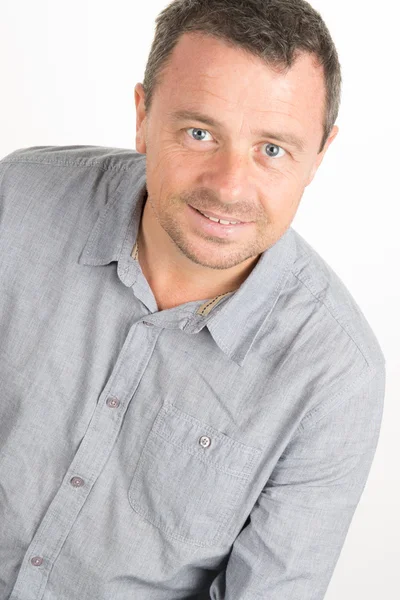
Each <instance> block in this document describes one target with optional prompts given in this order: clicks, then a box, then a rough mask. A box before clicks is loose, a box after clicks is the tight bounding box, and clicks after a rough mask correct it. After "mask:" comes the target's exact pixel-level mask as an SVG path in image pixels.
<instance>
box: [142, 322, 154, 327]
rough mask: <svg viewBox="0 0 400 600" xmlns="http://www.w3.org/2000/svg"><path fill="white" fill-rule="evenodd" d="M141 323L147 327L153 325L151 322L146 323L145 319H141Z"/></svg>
mask: <svg viewBox="0 0 400 600" xmlns="http://www.w3.org/2000/svg"><path fill="white" fill-rule="evenodd" d="M143 325H147V327H153V323H148V322H147V321H143Z"/></svg>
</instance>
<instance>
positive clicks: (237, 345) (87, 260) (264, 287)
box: [78, 154, 295, 365]
mask: <svg viewBox="0 0 400 600" xmlns="http://www.w3.org/2000/svg"><path fill="white" fill-rule="evenodd" d="M145 161H146V156H145V155H142V154H134V155H133V158H132V164H131V166H130V168H129V169H125V170H122V171H123V173H122V177H121V181H120V183H119V185H118V186H117V191H116V193H115V196H114V198H112V199H108V198H105V199H104V206H103V209H102V210H101V211H100V214H99V216H98V218H97V220H96V222H95V224H94V226H93V228H92V230H91V233H90V236H89V238H88V240H87V242H86V244H85V246H84V248H83V250H82V252H81V255H80V257H79V259H78V263H79V264H81V265H91V266H100V265H106V264H109V263H110V262H111V261H117V262H118V276H119V278H120V279H121V281H122V282H123V283H124V285H126V286H128V287H130V286H132V284H133V283H134V282H135V280H136V278H137V273H138V270H137V263H136V260H135V250H136V240H137V234H138V230H139V225H140V219H141V214H142V210H143V206H144V201H145V198H146V172H145V171H146V162H145ZM294 236H295V232H294V230H293V229H292V228H291V227H289V228H288V229H287V230H286V231H285V233H284V234H283V235H282V236H281V238H280V239H279V240H278V241H277V242H276V243H275V244H274V245H273V246H271V247H270V248H269V249H268V250H266V251H264V252H263V254H262V255H261V257H260V259H259V261H258V262H257V264H256V266H255V267H254V269H253V270H252V271H251V273H250V275H249V276H248V277H247V279H246V280H245V281H244V282H243V283H242V285H241V286H240V287H239V289H238V290H236V291H235V292H228V293H227V294H223V295H221V296H216V297H215V298H213V299H211V300H207V302H205V303H201V304H200V306H197V308H196V305H195V307H194V311H195V315H194V318H193V319H191V320H190V322H189V323H188V326H187V327H185V332H186V333H198V332H199V331H200V330H201V329H202V328H203V327H204V326H205V325H207V327H208V329H209V331H210V333H211V335H212V336H213V338H214V341H215V342H216V343H217V344H218V346H219V347H220V349H221V350H222V351H223V352H225V354H227V355H228V356H229V357H230V358H231V359H232V360H234V361H235V362H236V363H237V364H239V365H242V364H243V362H244V360H245V358H246V355H247V353H248V352H249V350H250V349H251V347H252V345H253V343H254V341H255V340H256V337H257V336H258V334H259V333H260V332H261V331H262V330H263V329H265V327H266V323H267V321H268V319H269V317H270V315H271V313H272V311H273V309H274V306H275V304H276V303H277V300H278V298H279V296H280V294H281V293H282V291H283V289H284V286H285V283H286V281H287V278H288V276H289V274H290V271H291V268H292V265H293V262H294V259H295V239H294ZM132 250H133V252H132ZM220 303H221V306H218V305H219V304H220ZM216 307H218V310H214V309H215V308H216Z"/></svg>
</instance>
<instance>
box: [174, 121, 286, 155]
mask: <svg viewBox="0 0 400 600" xmlns="http://www.w3.org/2000/svg"><path fill="white" fill-rule="evenodd" d="M190 131H205V132H206V133H208V134H209V135H211V133H210V132H209V131H207V129H202V128H201V127H189V128H188V129H185V132H190ZM189 136H190V137H191V139H192V140H193V141H194V142H196V141H204V140H195V139H194V138H193V137H192V136H191V135H190V133H189ZM207 141H209V140H207ZM263 145H264V146H274V147H275V148H279V150H281V151H282V152H283V153H284V154H283V155H281V156H268V155H267V154H266V155H265V156H266V157H267V158H271V159H273V160H274V159H276V158H282V157H283V156H285V154H286V153H287V152H286V150H284V149H283V148H282V147H281V146H278V144H273V143H272V142H266V143H265V144H263Z"/></svg>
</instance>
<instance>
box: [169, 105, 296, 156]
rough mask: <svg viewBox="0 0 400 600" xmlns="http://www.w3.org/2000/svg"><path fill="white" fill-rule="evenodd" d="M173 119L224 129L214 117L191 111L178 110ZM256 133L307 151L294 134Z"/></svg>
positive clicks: (260, 131) (172, 115) (264, 131)
mask: <svg viewBox="0 0 400 600" xmlns="http://www.w3.org/2000/svg"><path fill="white" fill-rule="evenodd" d="M171 117H172V120H173V121H190V120H193V121H201V122H202V123H205V124H206V125H210V127H215V128H216V129H219V128H221V127H222V125H221V123H219V122H218V121H216V120H215V119H213V118H212V117H209V116H207V115H204V114H202V113H200V112H193V111H191V110H178V111H176V112H174V113H172V114H171ZM254 133H255V134H256V135H258V136H260V137H263V138H268V139H273V140H276V141H277V142H283V143H286V144H289V145H290V146H293V147H294V148H296V150H298V152H304V151H305V142H304V140H303V139H301V138H299V137H298V136H297V135H294V134H292V133H286V132H285V133H281V132H279V131H267V130H257V131H255V132H254Z"/></svg>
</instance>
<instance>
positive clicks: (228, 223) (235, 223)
mask: <svg viewBox="0 0 400 600" xmlns="http://www.w3.org/2000/svg"><path fill="white" fill-rule="evenodd" d="M199 213H201V214H202V215H203V216H204V217H207V219H210V221H214V223H221V225H237V224H238V223H240V221H224V220H223V219H216V218H215V217H209V216H208V215H206V214H204V213H202V212H201V210H199Z"/></svg>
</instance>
